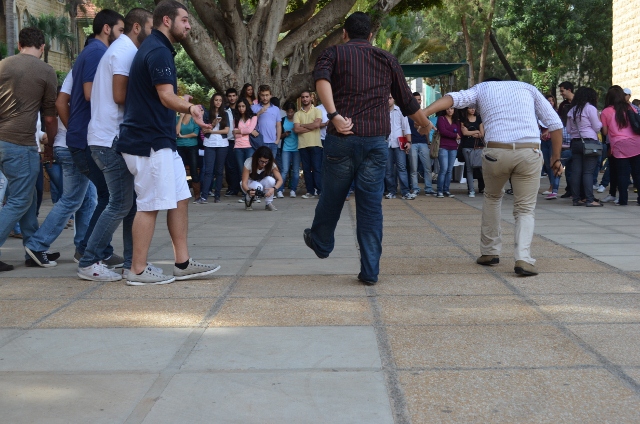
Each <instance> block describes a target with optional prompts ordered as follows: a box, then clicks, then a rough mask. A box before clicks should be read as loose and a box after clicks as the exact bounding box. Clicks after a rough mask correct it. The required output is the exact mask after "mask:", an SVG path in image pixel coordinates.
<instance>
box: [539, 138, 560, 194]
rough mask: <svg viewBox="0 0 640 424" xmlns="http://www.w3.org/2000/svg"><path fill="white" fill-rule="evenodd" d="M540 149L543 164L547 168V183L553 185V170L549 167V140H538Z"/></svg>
mask: <svg viewBox="0 0 640 424" xmlns="http://www.w3.org/2000/svg"><path fill="white" fill-rule="evenodd" d="M540 150H542V158H543V159H544V166H545V167H546V169H547V176H548V177H549V185H550V186H552V187H553V181H554V180H555V178H556V177H555V175H553V170H552V169H551V140H541V141H540Z"/></svg>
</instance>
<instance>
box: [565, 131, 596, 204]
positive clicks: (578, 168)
mask: <svg viewBox="0 0 640 424" xmlns="http://www.w3.org/2000/svg"><path fill="white" fill-rule="evenodd" d="M586 140H589V139H586ZM591 141H594V140H591ZM595 141H597V140H595ZM582 149H583V147H582V142H581V141H579V140H571V150H572V152H571V162H572V163H573V170H572V172H573V173H572V175H571V180H570V181H569V184H570V187H571V194H572V196H573V201H574V202H577V201H579V200H580V199H581V198H582V193H584V196H585V197H584V198H585V199H587V203H593V198H594V197H593V170H594V168H596V166H597V163H598V161H599V160H600V156H598V157H594V156H585V155H584V154H583V151H582Z"/></svg>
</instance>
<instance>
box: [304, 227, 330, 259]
mask: <svg viewBox="0 0 640 424" xmlns="http://www.w3.org/2000/svg"><path fill="white" fill-rule="evenodd" d="M302 238H304V244H306V245H307V247H308V248H309V249H311V250H313V253H315V254H316V256H317V257H319V258H320V259H326V258H328V257H329V256H324V255H321V254H319V253H318V251H317V250H316V244H315V243H314V242H313V239H312V238H311V228H305V230H304V232H303V234H302Z"/></svg>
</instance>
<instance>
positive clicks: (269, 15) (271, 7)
mask: <svg viewBox="0 0 640 424" xmlns="http://www.w3.org/2000/svg"><path fill="white" fill-rule="evenodd" d="M286 8H287V0H260V3H259V4H258V7H257V8H256V13H255V15H253V17H252V18H251V22H250V23H249V26H250V28H249V33H250V34H251V36H252V37H253V39H254V40H259V45H258V53H259V54H258V59H259V60H258V80H260V79H262V78H265V77H270V76H271V63H272V62H273V57H274V55H273V51H274V50H275V48H276V45H277V43H278V37H279V36H280V27H281V26H282V19H283V18H284V12H285V11H286Z"/></svg>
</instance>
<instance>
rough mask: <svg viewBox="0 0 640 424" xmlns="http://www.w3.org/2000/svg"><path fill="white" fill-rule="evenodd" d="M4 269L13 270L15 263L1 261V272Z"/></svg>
mask: <svg viewBox="0 0 640 424" xmlns="http://www.w3.org/2000/svg"><path fill="white" fill-rule="evenodd" d="M2 271H13V265H9V264H5V263H4V262H2V261H0V272H2Z"/></svg>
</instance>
